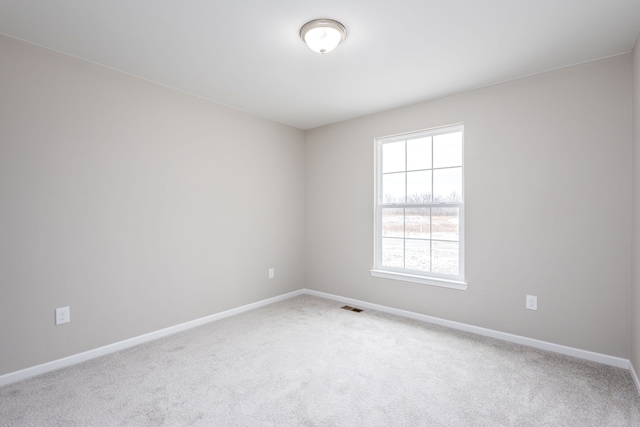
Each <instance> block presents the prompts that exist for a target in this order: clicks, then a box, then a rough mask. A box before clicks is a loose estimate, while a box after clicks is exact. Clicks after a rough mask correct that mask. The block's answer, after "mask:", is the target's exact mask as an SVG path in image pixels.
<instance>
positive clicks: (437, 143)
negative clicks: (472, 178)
mask: <svg viewBox="0 0 640 427" xmlns="http://www.w3.org/2000/svg"><path fill="white" fill-rule="evenodd" d="M463 130H464V129H463V126H462V125H458V126H452V127H446V128H439V129H433V130H429V131H421V132H415V133H411V134H405V135H400V136H395V137H389V138H381V139H378V140H376V146H377V150H378V151H377V174H376V175H377V183H376V184H377V185H376V187H377V194H376V248H375V258H376V259H375V268H374V270H373V271H372V273H374V272H376V271H377V272H387V273H399V274H400V275H402V276H400V277H398V278H401V279H406V278H407V276H410V277H413V278H426V279H429V278H431V279H435V280H436V281H452V282H463V281H464V264H463V260H464V257H463V254H464V239H463V234H464V233H463V231H464V223H463V218H464V180H463V177H464V174H463V139H464V138H463V133H464V132H463ZM436 284H437V283H436Z"/></svg>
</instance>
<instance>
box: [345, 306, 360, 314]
mask: <svg viewBox="0 0 640 427" xmlns="http://www.w3.org/2000/svg"><path fill="white" fill-rule="evenodd" d="M341 308H342V309H344V310H349V311H355V312H356V313H360V312H361V311H363V310H362V309H361V308H355V307H351V306H349V305H345V306H344V307H341Z"/></svg>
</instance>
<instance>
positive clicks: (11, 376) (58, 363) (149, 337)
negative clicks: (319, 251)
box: [0, 289, 304, 387]
mask: <svg viewBox="0 0 640 427" xmlns="http://www.w3.org/2000/svg"><path fill="white" fill-rule="evenodd" d="M303 293H304V289H300V290H297V291H293V292H289V293H286V294H283V295H278V296H276V297H273V298H267V299H265V300H262V301H258V302H254V303H251V304H247V305H243V306H241V307H237V308H232V309H231V310H226V311H222V312H220V313H216V314H212V315H210V316H205V317H201V318H199V319H195V320H191V321H189V322H185V323H180V324H178V325H175V326H170V327H168V328H164V329H160V330H158V331H154V332H150V333H148V334H144V335H140V336H137V337H133V338H129V339H126V340H124V341H119V342H116V343H113V344H109V345H105V346H104V347H99V348H95V349H93V350H89V351H85V352H83V353H78V354H74V355H72V356H69V357H65V358H62V359H58V360H54V361H51V362H47V363H43V364H41V365H37V366H33V367H30V368H26V369H22V370H20V371H16V372H11V373H8V374H5V375H2V376H0V387H1V386H3V385H7V384H11V383H14V382H17V381H21V380H24V379H26V378H29V377H33V376H35V375H40V374H45V373H47V372H51V371H55V370H56V369H60V368H64V367H67V366H71V365H75V364H77V363H80V362H84V361H87V360H90V359H94V358H96V357H100V356H105V355H107V354H110V353H115V352H116V351H120V350H124V349H125V348H129V347H133V346H136V345H139V344H142V343H145V342H148V341H153V340H157V339H158V338H162V337H166V336H167V335H172V334H175V333H177V332H182V331H186V330H187V329H191V328H195V327H196V326H201V325H204V324H206V323H210V322H214V321H216V320H220V319H224V318H226V317H230V316H234V315H236V314H240V313H243V312H245V311H249V310H253V309H255V308H258V307H262V306H265V305H269V304H273V303H274V302H278V301H283V300H285V299H288V298H292V297H295V296H297V295H302V294H303Z"/></svg>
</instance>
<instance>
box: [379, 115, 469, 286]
mask: <svg viewBox="0 0 640 427" xmlns="http://www.w3.org/2000/svg"><path fill="white" fill-rule="evenodd" d="M456 130H460V131H462V194H463V198H462V200H463V201H462V203H460V204H443V205H445V206H458V207H459V208H460V229H459V234H460V239H459V245H460V246H459V248H460V253H459V256H460V258H459V260H460V266H459V274H458V276H449V275H440V274H437V273H431V272H428V273H426V274H424V275H421V274H412V273H411V271H407V270H404V269H395V268H392V267H384V268H383V267H382V248H381V244H382V236H381V235H380V233H381V230H380V226H379V221H381V218H380V216H381V214H382V207H383V206H382V205H385V204H384V203H382V200H381V199H380V197H381V195H380V194H379V189H380V188H381V185H382V182H381V180H382V174H381V173H380V171H381V169H382V168H381V161H382V144H383V143H389V142H394V141H402V140H404V139H406V138H407V136H411V137H412V138H419V137H421V136H423V135H424V136H426V135H430V136H434V135H438V134H444V133H450V132H452V131H456ZM374 144H375V171H374V174H375V188H374V202H375V203H374V209H375V213H374V215H375V218H374V239H375V240H374V260H373V261H374V268H373V269H371V270H370V273H371V275H372V276H374V277H380V278H385V279H392V280H401V281H406V282H414V283H420V284H425V285H431V286H440V287H444V288H451V289H458V290H466V289H467V282H466V281H465V280H464V278H465V268H464V267H465V234H464V225H465V220H464V210H465V209H464V208H465V192H464V187H465V185H464V177H465V170H466V166H465V161H464V125H463V124H462V123H458V124H454V125H448V126H443V127H438V128H432V129H426V130H422V131H416V132H407V133H402V134H397V135H390V136H386V137H380V138H375V140H374ZM398 206H399V207H400V206H402V207H409V206H408V205H407V204H403V205H401V204H399V205H398ZM416 273H417V272H416Z"/></svg>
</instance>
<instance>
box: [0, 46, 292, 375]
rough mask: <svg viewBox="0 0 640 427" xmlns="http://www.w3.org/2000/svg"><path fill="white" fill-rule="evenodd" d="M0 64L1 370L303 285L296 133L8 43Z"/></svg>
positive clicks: (0, 49) (76, 351) (58, 356)
mask: <svg viewBox="0 0 640 427" xmlns="http://www.w3.org/2000/svg"><path fill="white" fill-rule="evenodd" d="M0 58H2V60H0V313H1V314H0V319H2V321H1V322H0V375H2V374H5V373H8V372H12V371H16V370H19V369H21V368H26V367H29V366H33V365H36V364H39V363H43V362H47V361H51V360H54V359H58V358H61V357H64V356H69V355H72V354H76V353H79V352H82V351H86V350H89V349H93V348H96V347H99V346H102V345H106V344H111V343H114V342H117V341H120V340H123V339H126V338H130V337H134V336H138V335H140V334H144V333H147V332H150V331H155V330H158V329H161V328H164V327H168V326H172V325H175V324H178V323H181V322H185V321H189V320H192V319H196V318H199V317H202V316H206V315H210V314H212V313H216V312H220V311H223V310H226V309H230V308H234V307H238V306H241V305H243V304H247V303H251V302H254V301H258V300H262V299H265V298H268V297H272V296H275V295H280V294H283V293H286V292H289V291H293V290H297V289H300V288H302V287H304V250H305V229H304V221H305V220H304V191H305V187H304V179H305V175H304V161H305V158H304V134H303V132H302V131H299V130H296V129H293V128H289V127H286V126H283V125H279V124H276V123H273V122H270V121H268V120H264V119H261V118H256V117H254V116H251V115H249V114H245V113H242V112H239V111H236V110H232V109H229V108H227V107H223V106H220V105H217V104H214V103H210V102H207V101H204V100H202V99H199V98H196V97H193V96H190V95H186V94H183V93H180V92H176V91H174V90H171V89H168V88H165V87H162V86H158V85H155V84H151V83H149V82H146V81H143V80H140V79H137V78H134V77H131V76H127V75H125V74H122V73H118V72H115V71H112V70H109V69H105V68H102V67H99V66H96V65H93V64H90V63H88V62H84V61H79V60H76V59H73V58H70V57H67V56H64V55H60V54H57V53H54V52H51V51H47V50H44V49H40V48H38V47H35V46H33V45H29V44H26V43H22V42H18V41H16V40H13V39H9V38H6V37H0ZM269 267H275V268H276V278H275V279H273V280H269V279H267V271H268V268H269ZM67 305H68V306H70V307H71V319H72V321H71V323H69V324H67V325H62V326H58V327H56V326H54V309H55V308H56V307H62V306H67Z"/></svg>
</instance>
